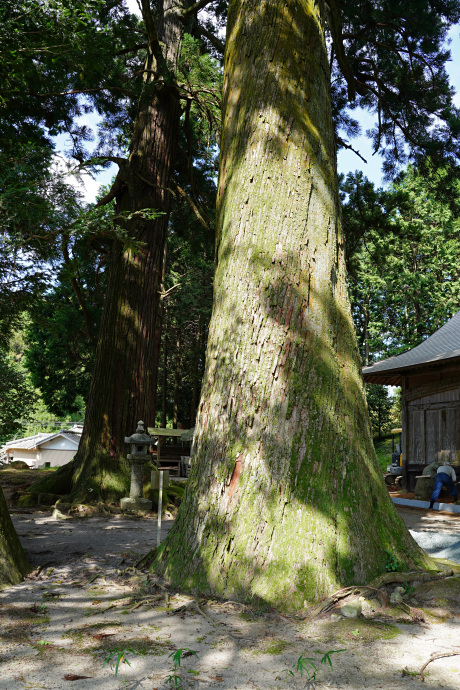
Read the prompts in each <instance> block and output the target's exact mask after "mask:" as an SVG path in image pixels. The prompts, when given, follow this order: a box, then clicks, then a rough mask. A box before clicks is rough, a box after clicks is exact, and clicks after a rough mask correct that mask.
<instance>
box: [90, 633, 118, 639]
mask: <svg viewBox="0 0 460 690" xmlns="http://www.w3.org/2000/svg"><path fill="white" fill-rule="evenodd" d="M115 634H116V633H97V635H93V639H94V640H104V639H105V638H106V637H113V636H114V635H115Z"/></svg>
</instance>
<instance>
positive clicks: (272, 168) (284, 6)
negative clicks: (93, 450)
mask: <svg viewBox="0 0 460 690" xmlns="http://www.w3.org/2000/svg"><path fill="white" fill-rule="evenodd" d="M226 45H227V48H226V57H225V76H224V126H223V134H222V148H221V159H220V179H219V192H218V211H217V213H218V237H219V238H220V240H219V248H218V266H217V272H216V277H215V294H214V307H213V316H212V320H211V325H210V333H209V339H208V349H207V365H206V372H205V378H204V383H203V389H202V397H201V402H200V407H199V412H198V420H197V432H196V437H195V438H196V445H195V449H196V451H195V462H194V464H193V466H192V473H191V478H190V480H189V485H188V487H187V492H186V497H185V499H184V502H183V503H182V506H181V509H180V513H179V517H178V519H177V520H176V522H175V524H174V527H173V529H172V530H171V532H170V534H169V537H168V538H167V540H166V542H165V543H164V544H163V545H162V546H161V547H160V551H159V554H158V558H157V561H156V565H155V567H156V568H157V569H158V570H159V571H162V572H163V573H165V574H166V576H167V577H168V578H169V579H170V580H171V581H172V582H173V583H175V584H182V585H186V586H188V587H190V588H193V589H197V590H208V591H209V590H210V591H212V592H215V593H217V594H220V595H222V596H225V597H230V598H235V597H237V598H239V599H246V600H248V599H251V598H255V599H259V600H262V601H264V602H266V603H268V604H271V605H276V606H279V607H281V608H283V609H294V608H299V607H301V606H302V605H303V604H304V602H308V601H314V600H317V599H318V598H320V597H322V596H324V595H325V594H327V593H330V592H331V591H332V590H335V589H337V588H338V587H341V586H344V585H350V584H353V583H363V582H367V581H369V580H370V579H371V578H373V577H374V576H376V575H378V574H380V573H382V572H384V571H385V565H386V563H387V559H388V554H387V552H388V551H390V552H391V553H393V554H394V556H395V558H396V559H397V560H398V561H399V562H400V563H401V565H404V566H410V567H411V568H413V567H424V566H425V565H426V564H428V563H429V559H428V557H427V556H426V554H424V552H423V551H421V549H420V548H419V547H418V546H417V544H416V543H415V541H414V540H413V539H412V537H411V536H410V534H409V532H408V531H407V530H406V528H405V526H404V524H403V523H402V521H401V520H400V518H399V517H398V516H397V514H396V512H395V510H394V508H393V505H392V503H391V500H390V499H389V497H388V494H387V491H386V489H385V486H384V483H383V482H382V478H381V473H380V470H379V468H378V466H377V462H376V458H375V453H374V449H373V444H372V438H371V429H370V424H369V419H368V415H367V411H366V404H365V397H364V392H363V385H362V381H361V376H360V371H359V365H358V352H357V346H356V341H355V336H354V332H353V325H352V320H351V314H350V308H349V303H348V296H347V288H346V282H345V267H344V258H343V240H342V234H341V229H340V221H339V199H338V190H337V178H336V163H335V151H334V138H333V127H332V119H331V108H330V85H329V67H328V60H327V53H326V45H325V38H324V26H323V21H322V17H321V16H320V11H319V8H318V5H317V4H316V3H315V2H313V0H286V1H284V2H281V0H278V1H276V2H274V1H273V0H231V1H230V7H229V17H228V25H227V43H226Z"/></svg>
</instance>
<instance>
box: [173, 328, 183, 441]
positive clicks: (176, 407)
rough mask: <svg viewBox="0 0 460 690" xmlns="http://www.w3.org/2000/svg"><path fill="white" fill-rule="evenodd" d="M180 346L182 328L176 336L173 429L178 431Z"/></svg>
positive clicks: (178, 329)
mask: <svg viewBox="0 0 460 690" xmlns="http://www.w3.org/2000/svg"><path fill="white" fill-rule="evenodd" d="M180 345H181V332H180V328H179V327H178V328H177V336H176V362H175V365H174V396H173V400H174V402H173V429H177V423H178V421H179V419H178V414H179V390H180Z"/></svg>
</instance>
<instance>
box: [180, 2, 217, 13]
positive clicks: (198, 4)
mask: <svg viewBox="0 0 460 690" xmlns="http://www.w3.org/2000/svg"><path fill="white" fill-rule="evenodd" d="M212 1H213V0H198V2H195V3H194V4H193V5H192V6H191V7H189V8H188V9H186V10H184V12H183V14H182V16H183V17H189V16H190V15H191V14H195V12H199V11H200V10H202V9H203V8H204V7H206V5H210V4H211V2H212Z"/></svg>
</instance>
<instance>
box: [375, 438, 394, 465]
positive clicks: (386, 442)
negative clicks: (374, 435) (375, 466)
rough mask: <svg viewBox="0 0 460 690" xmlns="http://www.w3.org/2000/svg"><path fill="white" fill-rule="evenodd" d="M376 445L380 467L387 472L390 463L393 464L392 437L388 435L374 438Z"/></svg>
mask: <svg viewBox="0 0 460 690" xmlns="http://www.w3.org/2000/svg"><path fill="white" fill-rule="evenodd" d="M374 447H375V452H376V454H377V460H378V463H379V467H380V469H381V470H382V472H386V471H387V467H388V465H391V448H392V444H391V438H390V437H387V438H384V439H378V440H377V439H376V440H374Z"/></svg>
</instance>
